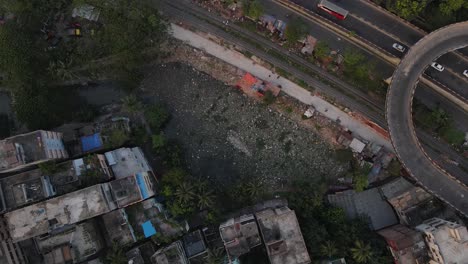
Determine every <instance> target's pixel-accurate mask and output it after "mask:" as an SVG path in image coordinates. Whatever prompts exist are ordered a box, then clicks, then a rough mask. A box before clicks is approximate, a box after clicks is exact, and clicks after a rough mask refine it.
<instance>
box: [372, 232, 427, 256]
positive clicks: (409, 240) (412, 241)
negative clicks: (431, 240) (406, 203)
mask: <svg viewBox="0 0 468 264" xmlns="http://www.w3.org/2000/svg"><path fill="white" fill-rule="evenodd" d="M377 233H379V235H380V236H382V237H383V238H384V239H385V241H387V244H388V246H389V248H390V250H391V251H392V255H393V257H394V258H395V260H396V263H408V264H412V263H427V248H426V244H425V243H424V239H423V237H422V235H421V233H419V232H417V231H415V230H413V229H410V228H408V227H406V226H404V225H400V224H398V225H394V226H390V227H387V228H384V229H381V230H379V231H378V232H377Z"/></svg>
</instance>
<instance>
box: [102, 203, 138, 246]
mask: <svg viewBox="0 0 468 264" xmlns="http://www.w3.org/2000/svg"><path fill="white" fill-rule="evenodd" d="M101 219H102V221H103V222H104V228H105V231H106V239H107V241H108V244H109V245H111V244H113V243H115V244H117V245H119V246H127V245H130V244H133V243H135V242H136V241H137V238H136V235H135V231H134V230H133V227H132V226H131V225H130V222H129V220H128V215H127V213H126V212H125V209H124V208H122V209H117V210H114V211H112V212H109V213H107V214H104V215H102V216H101Z"/></svg>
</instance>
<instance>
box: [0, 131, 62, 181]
mask: <svg viewBox="0 0 468 264" xmlns="http://www.w3.org/2000/svg"><path fill="white" fill-rule="evenodd" d="M65 158H68V153H67V151H66V150H65V147H64V144H63V141H62V134H61V133H57V132H52V131H45V130H37V131H34V132H30V133H26V134H21V135H17V136H12V137H9V138H5V139H3V140H0V173H5V172H11V171H15V170H20V169H23V168H26V167H28V166H31V165H35V164H39V163H42V162H45V161H49V160H60V159H65Z"/></svg>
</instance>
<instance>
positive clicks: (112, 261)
mask: <svg viewBox="0 0 468 264" xmlns="http://www.w3.org/2000/svg"><path fill="white" fill-rule="evenodd" d="M105 260H106V262H107V263H108V264H127V257H126V256H125V252H124V248H123V247H121V246H119V245H118V244H117V243H112V247H111V248H110V249H109V250H108V251H107V254H106V258H105Z"/></svg>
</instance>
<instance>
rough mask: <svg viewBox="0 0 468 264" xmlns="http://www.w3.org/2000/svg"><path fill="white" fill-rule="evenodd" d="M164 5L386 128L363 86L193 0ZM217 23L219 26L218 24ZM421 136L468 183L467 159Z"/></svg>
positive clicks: (172, 14)
mask: <svg viewBox="0 0 468 264" xmlns="http://www.w3.org/2000/svg"><path fill="white" fill-rule="evenodd" d="M158 3H159V4H160V6H159V7H160V9H161V10H162V11H163V12H164V13H165V14H166V15H167V16H170V17H173V18H175V19H176V20H178V21H184V22H186V23H187V24H190V25H192V26H195V27H196V28H197V29H199V30H202V31H204V32H210V33H211V34H213V35H216V36H219V37H221V38H223V39H225V40H226V41H228V42H229V43H232V44H235V45H236V46H238V47H241V48H242V49H244V50H247V51H249V52H250V53H252V54H255V55H256V56H257V57H259V58H261V59H263V60H265V61H267V62H270V63H271V64H273V65H275V66H278V67H280V68H282V69H286V70H287V71H288V72H290V73H292V74H293V75H294V76H296V77H298V78H299V79H302V80H304V81H306V82H307V83H308V84H310V85H311V86H312V87H313V88H315V89H316V90H317V91H319V92H321V93H324V94H326V95H327V96H331V97H333V98H335V99H336V101H337V102H339V104H341V105H343V106H346V107H349V108H350V109H353V111H357V112H360V113H362V114H364V115H365V116H367V117H368V118H369V119H370V120H372V121H373V122H375V123H377V124H379V125H380V126H382V127H384V128H385V127H386V121H385V119H384V117H383V113H384V107H383V105H384V103H383V102H376V101H375V100H374V99H372V98H371V97H370V96H368V95H367V94H365V93H363V92H361V91H360V90H359V89H356V88H355V87H353V86H351V85H349V84H346V83H345V82H343V81H342V80H340V79H338V78H337V77H335V76H333V75H332V74H330V73H328V72H326V71H324V70H322V69H321V68H319V67H316V66H315V65H313V64H312V63H309V62H308V61H306V60H305V59H303V58H302V57H300V56H297V55H295V54H292V53H290V52H288V51H287V50H286V49H284V48H282V47H280V46H279V45H277V44H275V43H273V42H271V41H270V40H268V39H265V38H263V37H261V36H259V35H258V34H256V33H253V32H250V31H249V30H246V29H244V28H242V27H239V26H236V25H235V24H234V23H229V26H226V25H224V24H223V21H224V19H223V18H221V17H219V16H217V15H215V14H213V13H210V12H208V11H207V10H205V9H202V8H200V7H198V6H196V5H194V4H193V3H191V2H190V1H186V0H176V1H158ZM206 19H209V20H210V22H209V23H207V22H206V21H205V20H206ZM214 25H216V26H214ZM227 28H229V30H230V31H235V33H236V35H237V34H242V35H243V36H244V37H247V38H248V39H250V40H254V41H255V42H256V43H257V44H258V45H260V46H262V47H264V48H267V49H269V50H274V51H276V52H279V53H282V54H283V55H284V56H286V57H288V59H289V60H290V61H293V62H294V63H297V64H299V65H301V66H302V67H306V68H308V69H309V70H311V71H313V72H316V73H317V74H319V75H320V77H321V78H322V79H325V80H327V83H324V82H323V81H319V80H317V79H316V78H314V77H312V76H311V75H310V74H308V73H304V72H302V71H300V70H298V69H297V68H295V67H291V66H290V65H289V63H287V62H285V61H283V60H279V59H278V58H277V57H275V56H272V55H271V54H268V53H266V52H265V50H260V49H258V45H251V44H250V43H248V42H245V41H243V40H242V39H241V38H239V37H236V36H235V35H234V36H233V35H232V34H229V33H227V32H226V31H225V29H227ZM418 90H419V91H423V92H432V90H430V89H418ZM418 135H419V136H420V137H421V138H422V139H423V142H425V143H424V144H425V146H426V147H427V151H428V152H429V153H430V155H431V156H432V157H434V159H435V160H437V161H438V162H440V163H441V165H442V166H444V167H446V168H447V169H448V170H450V172H451V173H452V174H454V175H459V177H460V178H461V179H463V180H464V182H465V180H466V183H467V184H468V178H466V179H465V178H463V176H467V175H466V173H465V172H464V171H463V170H461V169H460V167H464V168H466V169H468V161H467V160H466V159H463V158H462V157H461V156H460V155H458V154H457V153H456V152H454V151H453V150H452V149H451V148H450V147H448V146H447V145H446V144H445V143H443V142H441V141H439V140H437V139H434V138H433V137H431V136H430V135H428V134H427V133H424V132H422V131H418ZM441 152H443V153H445V154H444V155H446V156H447V157H448V158H449V159H451V160H454V161H456V162H458V163H459V164H460V166H455V165H453V164H451V163H448V162H447V161H446V160H445V159H441V155H440V153H441Z"/></svg>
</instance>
